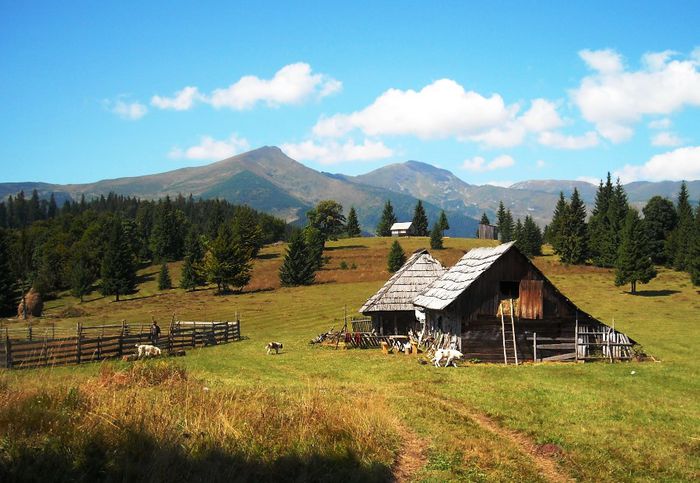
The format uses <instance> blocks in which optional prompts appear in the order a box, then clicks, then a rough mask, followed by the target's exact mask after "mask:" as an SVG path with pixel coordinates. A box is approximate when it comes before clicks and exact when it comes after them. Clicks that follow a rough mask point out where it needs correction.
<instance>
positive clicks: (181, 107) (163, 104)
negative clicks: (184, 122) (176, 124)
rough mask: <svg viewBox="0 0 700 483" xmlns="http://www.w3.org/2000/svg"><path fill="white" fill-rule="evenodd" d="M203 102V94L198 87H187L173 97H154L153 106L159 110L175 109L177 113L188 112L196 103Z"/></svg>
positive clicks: (152, 99)
mask: <svg viewBox="0 0 700 483" xmlns="http://www.w3.org/2000/svg"><path fill="white" fill-rule="evenodd" d="M201 100H203V96H202V94H200V93H199V90H198V89H197V88H196V87H192V86H187V87H185V88H184V89H182V90H180V91H177V92H176V93H175V95H174V96H173V97H161V96H153V97H152V98H151V105H152V106H155V107H157V108H159V109H173V110H175V111H187V110H189V109H190V108H192V106H193V105H194V103H195V102H196V101H201Z"/></svg>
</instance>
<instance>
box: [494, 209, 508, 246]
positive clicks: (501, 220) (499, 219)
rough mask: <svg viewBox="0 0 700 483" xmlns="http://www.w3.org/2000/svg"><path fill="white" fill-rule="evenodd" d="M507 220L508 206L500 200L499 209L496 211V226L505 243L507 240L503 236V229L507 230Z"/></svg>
mask: <svg viewBox="0 0 700 483" xmlns="http://www.w3.org/2000/svg"><path fill="white" fill-rule="evenodd" d="M505 222H506V207H505V206H503V201H499V202H498V211H497V212H496V226H497V227H498V237H499V238H500V240H501V241H502V242H504V243H506V240H504V238H503V230H504V228H505V229H506V230H507V227H505V226H504V225H505Z"/></svg>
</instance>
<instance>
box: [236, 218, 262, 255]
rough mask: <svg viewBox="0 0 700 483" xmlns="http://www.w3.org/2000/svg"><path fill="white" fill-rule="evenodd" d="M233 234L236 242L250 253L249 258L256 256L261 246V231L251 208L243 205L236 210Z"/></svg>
mask: <svg viewBox="0 0 700 483" xmlns="http://www.w3.org/2000/svg"><path fill="white" fill-rule="evenodd" d="M233 236H234V238H235V239H236V243H237V244H238V245H239V246H240V247H241V248H242V249H244V250H247V251H248V252H249V253H250V257H251V258H255V257H257V256H258V252H260V249H261V248H262V247H263V232H262V228H260V224H259V223H258V220H257V219H256V217H255V215H254V213H253V210H252V209H250V208H248V207H243V208H241V209H239V210H238V212H237V213H236V217H235V218H234V220H233Z"/></svg>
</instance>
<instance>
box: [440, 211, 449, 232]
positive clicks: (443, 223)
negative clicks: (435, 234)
mask: <svg viewBox="0 0 700 483" xmlns="http://www.w3.org/2000/svg"><path fill="white" fill-rule="evenodd" d="M438 224H439V225H440V230H441V231H442V234H443V235H444V234H445V232H446V231H447V230H449V229H450V222H449V221H447V214H445V210H442V211H441V212H440V219H438Z"/></svg>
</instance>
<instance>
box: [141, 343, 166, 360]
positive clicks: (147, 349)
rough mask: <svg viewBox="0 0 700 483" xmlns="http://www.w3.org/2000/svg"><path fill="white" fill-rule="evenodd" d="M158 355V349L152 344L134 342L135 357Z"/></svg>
mask: <svg viewBox="0 0 700 483" xmlns="http://www.w3.org/2000/svg"><path fill="white" fill-rule="evenodd" d="M159 355H160V349H159V348H158V347H156V346H154V345H149V344H136V357H138V358H139V359H142V358H144V357H156V356H159Z"/></svg>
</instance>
